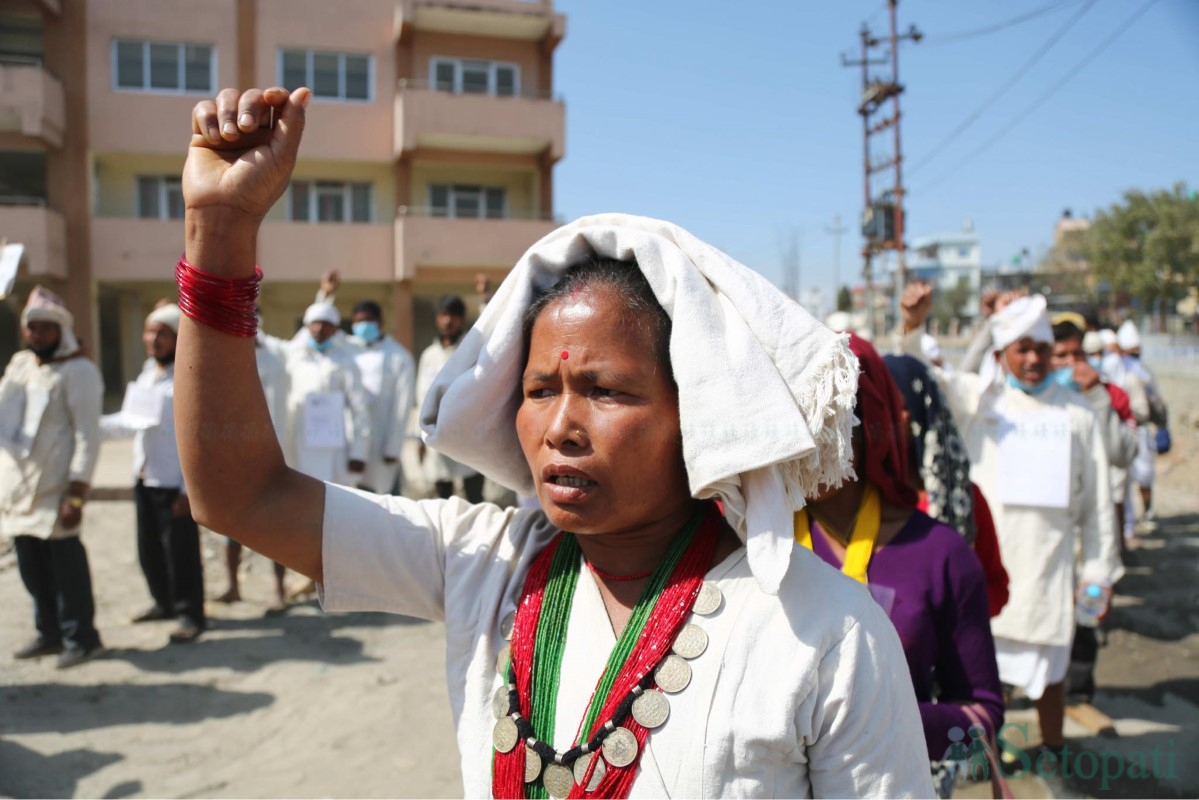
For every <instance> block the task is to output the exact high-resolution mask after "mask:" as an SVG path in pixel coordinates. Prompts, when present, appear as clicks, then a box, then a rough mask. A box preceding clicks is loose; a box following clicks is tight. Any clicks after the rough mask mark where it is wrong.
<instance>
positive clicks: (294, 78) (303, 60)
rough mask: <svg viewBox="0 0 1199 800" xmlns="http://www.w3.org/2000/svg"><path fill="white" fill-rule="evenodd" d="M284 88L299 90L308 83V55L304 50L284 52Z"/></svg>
mask: <svg viewBox="0 0 1199 800" xmlns="http://www.w3.org/2000/svg"><path fill="white" fill-rule="evenodd" d="M281 82H282V84H283V88H284V89H287V90H288V91H292V90H294V89H299V88H300V87H301V86H304V85H305V84H307V83H308V53H307V51H304V50H284V51H283V75H282V81H281Z"/></svg>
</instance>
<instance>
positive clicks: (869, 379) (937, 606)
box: [795, 336, 1003, 761]
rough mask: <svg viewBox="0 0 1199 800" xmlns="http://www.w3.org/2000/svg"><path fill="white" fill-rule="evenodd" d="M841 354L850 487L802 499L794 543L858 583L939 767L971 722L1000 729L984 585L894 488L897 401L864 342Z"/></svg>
mask: <svg viewBox="0 0 1199 800" xmlns="http://www.w3.org/2000/svg"><path fill="white" fill-rule="evenodd" d="M850 347H851V349H852V350H853V351H854V354H855V355H857V356H858V360H859V362H860V364H861V369H862V372H861V377H860V379H859V383H858V392H857V408H856V414H857V416H858V418H859V419H860V420H861V425H860V426H859V427H858V428H857V429H856V431H855V436H854V465H855V469H856V471H857V474H858V479H857V480H856V481H854V482H852V483H845V484H844V485H842V486H841V487H840V488H838V489H835V490H831V491H829V492H826V493H824V494H822V495H821V496H819V497H816V498H812V499H810V500H809V503H808V507H807V509H806V510H805V511H802V512H800V513H798V514H797V515H796V528H795V534H796V538H797V539H798V540H799V541H800V542H801V543H803V544H804V545H806V546H808V547H810V548H811V549H812V550H813V552H815V553H816V554H817V555H818V556H820V558H822V559H823V560H824V561H825V562H827V563H828V564H830V565H832V566H834V567H837V568H838V569H841V570H842V571H843V572H845V573H846V574H847V575H849V576H850V577H853V578H855V579H857V580H860V581H862V582H863V583H865V584H866V585H867V586H868V588H869V589H870V593H871V594H872V595H873V596H874V598H875V600H877V601H878V602H879V604H880V605H881V606H882V607H883V609H884V610H886V611H887V613H888V615H889V616H890V617H891V621H892V622H893V623H894V624H895V628H896V629H897V630H898V632H899V638H900V640H901V641H902V642H903V649H904V654H905V655H906V657H907V662H908V669H909V671H910V672H911V675H912V683H913V684H914V686H915V689H916V699H917V700H918V701H919V704H920V715H921V718H922V720H923V722H924V738H925V742H926V744H927V746H928V757H929V760H930V761H942V760H946V759H947V753H959V752H961V750H962V749H964V748H963V747H962V746H963V745H965V746H967V747H968V746H970V745H971V744H972V742H971V738H973V735H971V736H970V737H966V736H965V734H966V732H967V731H969V730H970V728H971V726H972V725H973V724H974V722H975V721H976V720H980V721H982V722H983V724H984V725H985V726H986V727H987V728H988V731H987V733H988V734H990V735H993V734H994V733H995V732H996V731H997V730H998V729H999V727H1000V725H1002V723H1003V691H1002V688H1001V686H1000V683H999V672H998V669H997V668H996V666H995V643H994V641H993V640H992V638H991V625H990V612H989V607H988V603H987V589H986V579H985V577H984V575H983V569H982V566H981V564H980V563H979V561H978V558H977V557H976V556H975V555H974V551H973V550H971V548H970V546H969V545H968V544H967V543H966V542H965V541H964V540H963V538H962V536H961V534H959V533H958V532H957V531H956V530H954V529H953V528H950V527H949V526H947V525H944V524H942V523H940V522H937V521H936V520H934V519H932V518H930V517H929V516H927V515H925V514H923V513H921V512H920V511H917V510H916V502H917V495H916V491H915V490H914V489H913V488H912V487H911V486H910V485H909V484H908V483H907V480H906V476H907V474H908V471H907V452H908V448H907V440H906V424H907V422H906V416H905V414H904V411H903V398H902V396H901V395H900V393H899V390H898V388H897V387H896V386H895V383H894V381H893V380H892V379H891V376H890V373H889V372H888V371H887V368H886V365H885V364H884V363H883V360H882V358H880V357H879V355H878V353H877V352H876V351H875V349H874V348H873V347H872V346H871V345H870V344H869V343H868V342H866V341H865V340H863V339H860V338H858V337H856V336H851V338H850ZM968 709H969V710H968ZM955 728H956V729H957V730H956V731H955V730H954V729H955ZM949 758H950V760H952V756H950V757H949Z"/></svg>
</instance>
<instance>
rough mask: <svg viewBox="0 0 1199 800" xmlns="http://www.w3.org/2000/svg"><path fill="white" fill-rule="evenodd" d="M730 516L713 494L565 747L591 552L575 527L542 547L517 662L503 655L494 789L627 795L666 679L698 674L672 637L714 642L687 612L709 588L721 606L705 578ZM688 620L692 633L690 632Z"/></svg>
mask: <svg viewBox="0 0 1199 800" xmlns="http://www.w3.org/2000/svg"><path fill="white" fill-rule="evenodd" d="M722 525H723V521H722V518H721V516H720V513H719V511H718V510H717V509H716V507H715V505H714V504H712V503H707V504H705V507H704V508H703V509H702V510H701V511H700V512H698V513H697V514H696V515H695V516H694V517H693V518H692V519H691V520H690V521H689V522H688V523H687V525H686V526H685V527H684V528H683V530H682V531H680V532H679V534H678V535H676V536H675V538H674V539H673V540H672V541H671V543H670V545H669V546H668V548H667V552H666V554H665V555H664V556H663V558H662V561H661V562H660V563H659V565H658V567H657V569H655V570H654V573H653V575H652V576H651V577H650V580H649V582H648V584H647V585H646V587H645V589H644V590H643V591H642V595H641V597H640V598H639V599H638V601H637V603H636V605H635V606H634V608H633V612H632V614H631V615H630V617H629V621H628V623H627V624H626V625H625V629H624V631H622V632H621V635H620V637H619V639H618V640H617V643H616V645H615V646H614V647H613V649H612V652H611V654H610V655H609V658H608V662H607V665H606V667H605V669H604V674H603V675H602V676H601V677H600V680H599V682H598V683H597V685H596V688H595V691H594V693H593V694H592V698H591V702H590V704H589V705H588V709H587V712H586V714H585V715H584V718H583V724H582V725H581V726H580V731H579V738H578V739H577V740H576V741H581V742H582V743H581V744H576V745H575V746H574V747H572V748H571V749H570V750H568V751H566V752H565V753H558V752H557V751H555V750H554V749H553V747H552V746H551V745H550V744H549V743H550V742H552V741H553V740H554V718H555V715H556V711H557V697H558V686H559V681H560V679H561V674H560V673H561V666H562V654H563V650H564V647H565V643H566V628H567V624H568V622H569V618H570V608H571V602H572V600H573V595H574V590H575V586H576V585H577V581H578V574H579V571H580V569H581V567H580V563H581V560H582V559H581V558H580V551H579V548H578V542H577V540H576V539H575V537H574V536H573V535H570V534H561V535H559V536H558V537H557V538H555V540H554V541H552V542H551V543H550V544H549V545H548V546H547V547H546V549H545V550H544V551H542V552H541V553H540V554H538V556H537V558H536V559H534V561H533V564H532V565H531V566H530V569H529V573H528V575H527V576H526V579H525V585H524V591H523V592H522V594H521V599H520V603H519V604H518V606H517V612H516V620H515V623H514V628H513V633H512V644H511V651H510V656H509V657H508V658H507V661H508V663H507V664H506V665H505V664H501V665H499V668H500V669H501V670H502V672H501V674H504V675H505V676H506V677H507V678H508V681H509V682H508V684H507V686H505V687H503V688H502V689H501V690H500V693H499V695H500V696H497V698H496V700H495V704H496V705H497V708H498V706H499V705H501V704H502V693H503V692H505V691H506V692H507V694H508V699H509V708H508V711H509V713H508V714H507V715H505V716H503V717H501V718H500V719H499V720H498V721H497V722H496V727H495V731H494V733H493V741H494V743H495V749H496V753H495V761H494V764H493V770H492V794H493V796H495V797H526V796H527V797H546V796H547V794H548V795H552V796H553V797H568V796H569V797H585V796H603V797H627V796H628V793H629V790H630V789H631V787H632V783H633V778H634V776H635V773H636V766H637V764H638V762H639V760H640V756H641V753H642V751H643V746H644V743H645V740H646V738H647V737H648V735H649V727H647V726H646V725H645V724H642V722H641V721H639V719H640V720H643V721H644V722H647V723H650V725H651V726H656V725H660V724H662V723H663V722H665V718H666V717H665V715H666V714H668V713H669V704H668V703H666V702H665V699H664V698H663V697H662V696H661V695H660V693H659V689H662V690H668V687H667V686H663V683H666V684H668V685H669V687H670V688H673V690H674V691H679V690H681V689H682V688H684V687H685V686H686V684H687V682H688V681H689V680H690V667H689V666H688V665H687V664H686V662H685V661H684V660H683V659H682V658H681V657H680V656H678V655H675V654H671V653H670V650H671V645H672V643H677V642H682V646H683V648H684V649H685V650H686V651H688V652H690V653H693V654H698V653H697V652H696V651H697V650H698V651H699V652H702V649H703V646H706V640H707V637H706V635H704V634H703V633H702V631H699V634H698V635H696V633H695V631H698V630H699V629H698V628H697V627H696V626H694V625H690V626H687V625H686V619H687V617H688V616H689V615H690V613H691V611H692V607H693V605H694V604H695V602H696V598H697V597H698V596H699V595H700V594H701V589H704V590H706V591H707V593H708V594H709V595H710V594H711V592H715V593H716V599H717V603H716V606H714V607H712V608H711V609H710V610H709V612H708V613H712V612H714V611H715V610H716V607H718V606H719V591H718V590H716V589H715V587H714V586H712V585H711V584H705V583H704V581H703V576H704V574H705V573H706V572H707V570H708V568H709V566H710V565H711V560H712V554H713V552H714V551H715V548H716V542H717V539H718V538H719V532H720V529H721V526H722ZM685 627H686V628H687V629H688V633H687V634H686V635H682V636H681V635H680V634H682V633H683V631H684V628H685ZM692 629H694V630H692ZM700 639H702V640H703V641H702V646H699V642H700ZM691 657H694V655H692V656H691ZM672 659H673V661H672ZM674 661H677V662H679V663H681V664H682V670H679V669H677V665H675V666H676V668H675V669H667V665H668V663H669V664H673V663H674ZM664 670H665V671H664ZM683 672H685V673H686V674H685V675H683ZM655 687H656V688H655ZM650 694H657V695H658V697H657V698H652V697H647V696H648V695H650ZM634 706H637V714H634V713H633V708H634ZM663 706H665V707H666V708H665V709H663ZM655 723H656V725H655ZM597 753H602V756H603V757H602V758H600V757H597V756H596V754H597ZM542 764H544V770H541V769H540V767H541V765H542ZM538 773H539V774H538ZM538 778H540V780H538Z"/></svg>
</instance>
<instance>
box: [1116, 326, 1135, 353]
mask: <svg viewBox="0 0 1199 800" xmlns="http://www.w3.org/2000/svg"><path fill="white" fill-rule="evenodd" d="M1116 344H1118V345H1120V349H1121V350H1136V349H1137V348H1138V347H1140V346H1141V333H1140V331H1138V330H1137V326H1136V324H1135V323H1134V322H1133V321H1132V320H1130V319H1126V320H1124V323H1123V324H1122V325H1120V329H1119V330H1117V331H1116Z"/></svg>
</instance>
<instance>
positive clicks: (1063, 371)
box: [1049, 367, 1082, 392]
mask: <svg viewBox="0 0 1199 800" xmlns="http://www.w3.org/2000/svg"><path fill="white" fill-rule="evenodd" d="M1049 380H1050V381H1052V382H1053V383H1056V384H1057V385H1058V386H1065V387H1066V388H1067V389H1073V390H1074V391H1076V392H1081V391H1082V387H1081V386H1079V385H1078V384H1077V383H1075V382H1074V367H1058V368H1057V369H1055V370H1054V371H1053V372H1051V373H1049Z"/></svg>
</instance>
